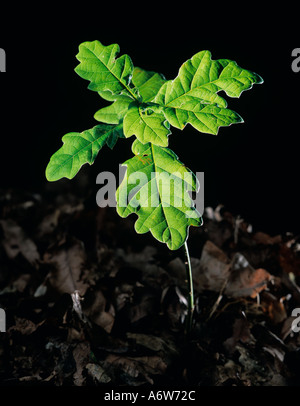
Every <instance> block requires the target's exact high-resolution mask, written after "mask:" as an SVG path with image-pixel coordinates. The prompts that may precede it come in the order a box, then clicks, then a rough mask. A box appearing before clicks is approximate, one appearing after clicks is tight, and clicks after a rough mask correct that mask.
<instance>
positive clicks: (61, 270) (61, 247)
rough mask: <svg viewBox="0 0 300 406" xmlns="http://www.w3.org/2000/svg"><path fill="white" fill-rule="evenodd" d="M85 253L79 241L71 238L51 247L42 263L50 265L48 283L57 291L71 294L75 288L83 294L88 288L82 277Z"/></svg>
mask: <svg viewBox="0 0 300 406" xmlns="http://www.w3.org/2000/svg"><path fill="white" fill-rule="evenodd" d="M85 262H86V255H85V249H84V245H83V243H82V242H81V241H79V240H77V239H75V238H73V239H72V240H71V241H65V242H63V243H62V244H57V245H56V246H55V247H52V249H51V251H50V250H49V251H48V252H46V254H45V255H44V263H46V264H49V265H51V266H52V270H51V272H50V274H49V275H48V283H49V284H50V285H51V287H52V288H53V289H55V290H56V291H57V292H58V293H69V294H72V293H73V292H75V291H76V290H77V291H79V294H80V296H83V295H84V294H85V292H86V290H87V288H88V284H87V282H85V281H84V280H83V278H82V274H83V271H84V269H85V268H84V266H85Z"/></svg>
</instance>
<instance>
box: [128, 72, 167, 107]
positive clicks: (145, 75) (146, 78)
mask: <svg viewBox="0 0 300 406" xmlns="http://www.w3.org/2000/svg"><path fill="white" fill-rule="evenodd" d="M165 82H166V79H165V78H164V76H163V75H162V74H160V73H157V72H152V71H147V70H144V69H142V68H138V67H135V68H134V71H133V76H132V83H133V84H134V86H135V87H136V88H137V90H138V92H139V94H140V96H141V97H142V101H143V102H149V101H151V100H152V99H153V98H154V97H155V96H156V95H157V92H158V91H159V89H160V88H161V86H162V85H163V84H164V83H165Z"/></svg>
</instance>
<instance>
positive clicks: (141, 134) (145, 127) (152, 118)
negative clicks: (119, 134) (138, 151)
mask: <svg viewBox="0 0 300 406" xmlns="http://www.w3.org/2000/svg"><path fill="white" fill-rule="evenodd" d="M170 133H171V132H170V126H169V123H168V122H167V120H166V118H165V116H164V115H163V114H161V113H155V112H153V111H152V110H151V108H148V109H147V108H145V107H143V106H142V105H139V106H138V105H132V106H131V107H130V109H129V110H128V112H127V113H126V115H125V117H124V135H125V137H127V138H128V137H131V136H132V135H135V136H136V138H137V139H138V140H139V141H141V142H142V143H143V144H145V143H147V142H152V143H154V144H156V145H160V146H162V147H166V146H167V145H168V135H169V134H170Z"/></svg>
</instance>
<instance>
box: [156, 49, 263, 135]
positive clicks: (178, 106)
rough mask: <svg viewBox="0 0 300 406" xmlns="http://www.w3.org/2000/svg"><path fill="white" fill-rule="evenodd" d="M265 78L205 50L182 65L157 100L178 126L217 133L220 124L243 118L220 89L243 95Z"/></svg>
mask: <svg viewBox="0 0 300 406" xmlns="http://www.w3.org/2000/svg"><path fill="white" fill-rule="evenodd" d="M262 82H263V80H262V78H261V77H260V76H259V75H257V74H256V73H254V72H251V71H249V70H246V69H242V68H240V67H239V66H238V65H237V64H236V62H234V61H231V60H229V59H219V60H212V59H211V53H210V52H209V51H201V52H199V53H197V54H196V55H194V56H193V57H192V58H191V59H189V60H188V61H186V62H185V63H184V64H183V65H182V66H181V68H180V70H179V73H178V76H177V77H176V78H175V79H174V80H170V81H167V82H165V83H164V84H163V86H162V87H161V88H160V90H159V92H158V94H157V96H156V97H155V98H154V100H153V102H154V103H157V104H159V105H160V106H161V107H162V111H163V112H164V114H165V117H166V119H167V120H168V121H169V122H170V124H171V125H173V126H174V127H177V128H180V129H183V128H184V126H185V125H186V124H187V123H190V124H191V125H192V126H193V127H195V128H196V129H197V130H199V131H201V132H206V133H209V134H217V133H218V130H219V127H221V126H228V125H230V124H234V123H240V122H242V121H243V120H242V118H241V117H240V115H239V114H237V113H235V112H233V111H232V110H227V108H226V107H227V102H226V100H225V99H223V98H222V97H221V96H219V94H218V92H219V91H221V90H223V91H224V92H225V93H226V94H227V95H228V96H230V97H239V96H240V95H241V93H242V92H243V91H244V90H247V89H250V88H251V87H252V85H253V84H255V83H262Z"/></svg>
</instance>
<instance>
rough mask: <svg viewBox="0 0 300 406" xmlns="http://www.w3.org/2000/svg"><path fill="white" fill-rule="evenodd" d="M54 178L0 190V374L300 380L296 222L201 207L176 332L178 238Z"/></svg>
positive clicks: (212, 382) (161, 381) (170, 380)
mask: <svg viewBox="0 0 300 406" xmlns="http://www.w3.org/2000/svg"><path fill="white" fill-rule="evenodd" d="M65 185H66V184H65V183H63V182H62V183H60V186H59V187H56V189H55V187H53V186H51V188H49V189H48V190H45V191H44V192H42V193H41V194H33V193H29V192H27V193H26V192H24V191H22V192H21V191H16V190H3V191H2V192H1V195H0V218H1V220H0V239H1V245H0V307H1V308H3V309H4V310H5V312H6V332H5V333H1V334H0V356H1V358H0V382H1V385H2V386H7V385H10V386H12V385H13V386H19V385H22V386H27V385H37V386H40V385H47V386H66V385H68V386H106V385H110V386H111V385H115V386H119V387H121V386H126V385H130V386H136V387H137V386H145V385H149V386H153V387H155V386H156V385H167V384H170V385H185V384H187V385H195V386H293V385H299V383H300V334H299V333H297V332H296V331H293V329H294V330H295V328H293V324H292V323H293V321H294V322H295V320H296V318H295V317H292V312H293V310H294V309H296V308H300V290H299V287H298V286H299V284H300V245H299V244H300V241H299V236H296V235H292V234H290V233H286V234H285V235H276V236H270V235H268V234H266V233H264V232H263V230H251V226H250V225H249V224H247V221H246V219H245V220H243V219H240V217H239V216H238V215H236V214H232V213H229V212H228V211H226V209H225V208H221V207H218V208H217V209H211V208H207V209H206V211H205V216H204V225H203V226H202V227H201V228H191V230H190V236H189V239H188V244H189V248H190V254H191V257H192V265H193V273H194V288H195V301H196V308H195V312H194V323H193V330H192V333H191V334H190V336H186V335H185V333H184V332H185V319H186V314H187V301H186V296H187V288H186V283H185V265H184V252H183V251H181V250H179V251H169V250H168V249H167V247H166V246H164V245H163V244H160V243H159V242H157V241H156V240H154V239H153V237H152V236H151V235H150V234H147V235H137V234H136V233H135V231H134V221H135V218H134V216H130V217H128V218H127V219H121V218H119V217H118V215H117V214H116V211H115V209H114V208H104V209H103V208H102V209H101V208H98V207H97V205H96V202H95V195H94V194H93V193H90V194H88V193H84V195H86V196H88V197H85V198H83V197H81V196H80V194H79V193H76V194H75V193H74V191H73V190H72V189H71V188H69V189H67V188H66V186H65ZM299 313H300V310H299ZM299 313H298V314H299ZM296 321H297V320H296ZM299 324H300V323H299V319H298V326H299ZM294 327H295V324H294ZM296 327H297V325H296Z"/></svg>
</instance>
